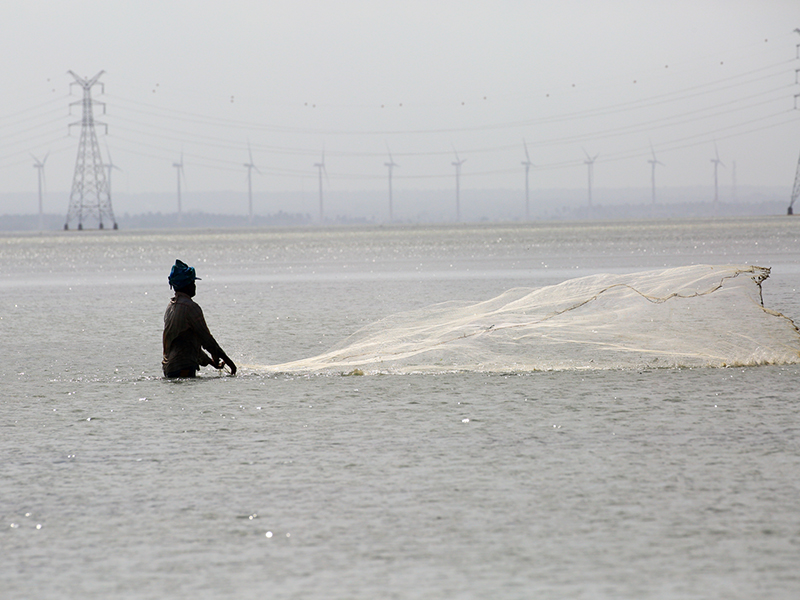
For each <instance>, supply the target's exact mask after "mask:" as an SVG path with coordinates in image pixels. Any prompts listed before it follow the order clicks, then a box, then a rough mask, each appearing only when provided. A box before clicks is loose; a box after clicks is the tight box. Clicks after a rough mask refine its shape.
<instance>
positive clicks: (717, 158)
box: [711, 144, 727, 208]
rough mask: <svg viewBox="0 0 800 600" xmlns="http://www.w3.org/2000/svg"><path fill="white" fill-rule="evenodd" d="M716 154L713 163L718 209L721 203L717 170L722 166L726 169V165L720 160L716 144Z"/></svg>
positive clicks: (715, 199)
mask: <svg viewBox="0 0 800 600" xmlns="http://www.w3.org/2000/svg"><path fill="white" fill-rule="evenodd" d="M714 154H716V158H712V159H711V162H712V163H714V207H715V208H716V206H717V202H718V201H719V178H718V177H717V170H718V168H719V166H720V165H722V166H723V168H727V167H725V163H723V162H722V161H721V160H720V159H719V150H717V145H716V144H714Z"/></svg>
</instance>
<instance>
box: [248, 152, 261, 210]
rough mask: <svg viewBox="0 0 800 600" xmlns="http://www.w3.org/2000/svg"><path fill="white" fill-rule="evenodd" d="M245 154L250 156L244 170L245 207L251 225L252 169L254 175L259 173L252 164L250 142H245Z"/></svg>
mask: <svg viewBox="0 0 800 600" xmlns="http://www.w3.org/2000/svg"><path fill="white" fill-rule="evenodd" d="M247 152H248V153H249V155H250V162H249V163H247V164H245V165H244V166H245V168H247V206H248V213H247V214H248V220H249V221H250V222H251V223H252V222H253V179H252V173H253V169H255V170H256V173H258V174H259V175H260V174H261V171H259V170H258V167H257V166H255V164H253V151H252V150H251V149H250V142H247Z"/></svg>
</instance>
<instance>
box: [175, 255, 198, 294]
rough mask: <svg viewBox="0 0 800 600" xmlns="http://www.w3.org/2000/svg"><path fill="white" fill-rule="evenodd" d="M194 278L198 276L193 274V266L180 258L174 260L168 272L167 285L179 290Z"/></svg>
mask: <svg viewBox="0 0 800 600" xmlns="http://www.w3.org/2000/svg"><path fill="white" fill-rule="evenodd" d="M195 279H200V278H199V277H198V276H197V275H195V272H194V267H190V266H189V265H187V264H186V263H185V262H183V261H181V260H176V261H175V264H174V265H172V270H171V271H170V272H169V287H171V288H172V289H175V290H179V289H181V288H182V287H185V286H187V285H189V284H190V283H192V282H194V280H195Z"/></svg>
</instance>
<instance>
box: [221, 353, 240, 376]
mask: <svg viewBox="0 0 800 600" xmlns="http://www.w3.org/2000/svg"><path fill="white" fill-rule="evenodd" d="M222 360H223V361H224V362H225V364H226V365H228V367H229V368H230V370H231V375H236V365H235V364H233V361H232V360H231V359H230V357H229V356H223V357H222ZM220 368H222V367H220Z"/></svg>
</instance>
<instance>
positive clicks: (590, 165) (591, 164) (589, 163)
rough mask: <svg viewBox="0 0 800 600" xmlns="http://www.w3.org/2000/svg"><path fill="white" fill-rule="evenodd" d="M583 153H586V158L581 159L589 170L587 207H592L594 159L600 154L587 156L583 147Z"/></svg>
mask: <svg viewBox="0 0 800 600" xmlns="http://www.w3.org/2000/svg"><path fill="white" fill-rule="evenodd" d="M583 153H584V154H585V155H586V160H585V161H583V162H584V164H585V165H586V166H587V167H588V171H589V209H590V210H591V208H592V182H593V181H594V161H596V160H597V157H598V156H600V155H599V154H595V155H594V156H593V157H592V156H589V153H588V152H587V151H586V149H585V148H584V150H583Z"/></svg>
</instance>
